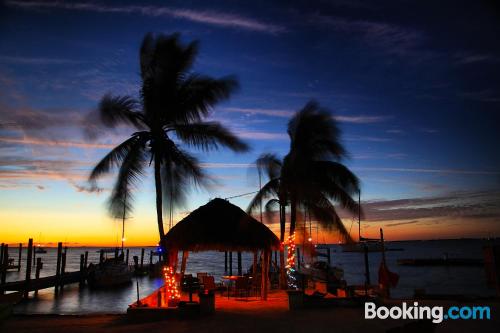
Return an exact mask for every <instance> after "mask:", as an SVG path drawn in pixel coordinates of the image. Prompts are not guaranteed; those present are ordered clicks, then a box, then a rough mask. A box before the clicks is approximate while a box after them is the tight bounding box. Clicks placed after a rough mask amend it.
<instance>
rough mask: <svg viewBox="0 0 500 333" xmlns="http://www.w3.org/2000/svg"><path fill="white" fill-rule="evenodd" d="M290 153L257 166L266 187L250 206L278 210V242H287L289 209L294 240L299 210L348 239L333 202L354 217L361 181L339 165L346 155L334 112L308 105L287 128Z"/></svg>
mask: <svg viewBox="0 0 500 333" xmlns="http://www.w3.org/2000/svg"><path fill="white" fill-rule="evenodd" d="M288 135H289V136H290V150H289V152H288V154H287V155H286V156H285V157H284V158H283V160H280V159H279V158H278V157H277V156H275V155H272V154H263V155H261V156H260V158H259V159H258V160H257V161H256V165H257V168H258V169H259V170H261V171H263V172H264V173H265V174H266V175H267V177H268V179H269V180H268V182H267V183H266V184H264V186H262V188H261V189H260V191H259V192H258V193H257V194H256V195H255V197H254V198H253V199H252V201H251V202H250V204H249V206H248V211H249V212H251V211H254V210H255V209H256V208H258V207H260V205H261V203H262V202H263V201H264V200H268V199H270V200H269V201H267V203H266V204H265V207H266V211H267V212H270V211H271V210H272V209H273V207H275V206H276V205H278V206H279V217H280V240H281V241H283V240H284V235H285V226H286V213H285V209H286V206H288V205H289V206H290V235H292V234H293V233H294V231H295V228H296V224H297V219H298V218H297V215H298V213H300V212H299V207H302V210H303V213H306V212H307V213H308V214H309V215H311V216H313V217H314V218H315V219H316V220H317V221H318V222H319V223H320V224H321V225H322V226H323V227H326V228H328V229H332V228H333V229H336V230H338V231H339V232H340V234H341V235H342V236H343V237H344V238H345V239H346V240H348V241H349V240H351V237H350V235H349V232H348V231H347V230H346V228H345V226H344V225H343V223H342V221H341V219H340V217H339V216H338V215H337V212H336V210H335V206H334V204H333V202H335V203H338V204H339V205H340V206H341V207H342V208H345V209H347V210H349V211H351V212H357V211H358V204H357V202H356V201H355V200H354V199H353V198H352V196H353V195H354V194H356V193H358V192H359V180H358V178H357V177H356V176H355V175H354V174H353V173H352V172H351V171H350V170H349V169H348V168H347V167H345V166H344V165H343V164H342V163H341V161H342V159H343V158H344V157H346V155H347V153H346V150H345V149H344V147H343V146H342V144H341V143H340V130H339V129H338V126H337V123H336V121H335V119H334V118H333V117H332V116H331V114H330V112H328V111H327V110H325V109H323V108H321V107H319V105H318V104H317V103H315V102H309V103H307V104H306V105H305V107H304V108H303V109H301V110H300V111H299V112H297V113H296V114H295V115H294V116H293V117H292V119H291V120H290V121H289V123H288Z"/></svg>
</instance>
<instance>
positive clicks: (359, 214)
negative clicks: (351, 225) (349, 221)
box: [358, 190, 361, 242]
mask: <svg viewBox="0 0 500 333" xmlns="http://www.w3.org/2000/svg"><path fill="white" fill-rule="evenodd" d="M358 242H361V190H359V191H358Z"/></svg>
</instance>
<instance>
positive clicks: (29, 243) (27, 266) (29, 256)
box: [24, 238, 34, 298]
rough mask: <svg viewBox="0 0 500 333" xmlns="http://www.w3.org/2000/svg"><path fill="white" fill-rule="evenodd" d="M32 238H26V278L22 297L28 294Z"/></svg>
mask: <svg viewBox="0 0 500 333" xmlns="http://www.w3.org/2000/svg"><path fill="white" fill-rule="evenodd" d="M33 252H34V251H33V238H30V239H29V240H28V256H27V257H26V280H25V290H24V298H28V295H29V285H30V281H31V259H32V256H33Z"/></svg>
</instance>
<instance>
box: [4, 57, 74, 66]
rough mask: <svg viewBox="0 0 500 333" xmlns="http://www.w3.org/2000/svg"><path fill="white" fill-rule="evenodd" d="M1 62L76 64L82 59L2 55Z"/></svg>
mask: <svg viewBox="0 0 500 333" xmlns="http://www.w3.org/2000/svg"><path fill="white" fill-rule="evenodd" d="M0 63H6V64H19V65H74V64H79V63H81V61H78V60H73V59H63V58H43V57H16V56H7V55H0Z"/></svg>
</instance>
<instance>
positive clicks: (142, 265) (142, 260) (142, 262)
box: [141, 248, 144, 269]
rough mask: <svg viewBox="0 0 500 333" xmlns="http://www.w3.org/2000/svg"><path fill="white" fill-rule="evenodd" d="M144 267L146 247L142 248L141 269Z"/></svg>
mask: <svg viewBox="0 0 500 333" xmlns="http://www.w3.org/2000/svg"><path fill="white" fill-rule="evenodd" d="M143 267H144V248H142V249H141V269H142V268H143Z"/></svg>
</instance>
